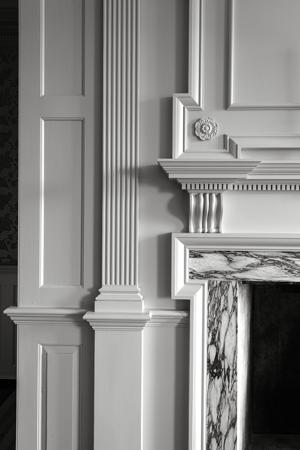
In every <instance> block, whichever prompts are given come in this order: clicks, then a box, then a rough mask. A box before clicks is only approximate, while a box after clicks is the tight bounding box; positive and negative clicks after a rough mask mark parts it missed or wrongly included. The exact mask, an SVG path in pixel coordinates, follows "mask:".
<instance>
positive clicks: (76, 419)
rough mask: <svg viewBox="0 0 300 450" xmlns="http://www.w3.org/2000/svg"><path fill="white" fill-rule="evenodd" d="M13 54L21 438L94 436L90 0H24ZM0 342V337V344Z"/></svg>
mask: <svg viewBox="0 0 300 450" xmlns="http://www.w3.org/2000/svg"><path fill="white" fill-rule="evenodd" d="M19 16H20V24H19V29H20V46H19V52H20V64H19V80H20V86H19V92H20V104H19V125H20V126H19V130H20V132H19V147H20V148H19V260H18V263H19V278H18V302H17V305H16V306H11V307H9V308H8V309H6V311H5V313H6V314H7V315H8V316H9V317H10V318H11V319H12V320H13V321H14V322H15V324H16V325H17V349H18V352H17V446H16V448H17V450H29V449H30V450H58V449H66V450H86V449H92V447H93V350H94V347H93V332H92V330H91V328H90V327H89V326H88V325H87V324H86V322H85V321H84V320H83V319H82V317H83V315H84V314H85V313H86V311H87V307H88V306H91V303H92V301H93V300H94V297H95V295H96V293H97V290H98V288H99V286H100V280H99V279H100V270H99V266H100V264H99V259H100V258H99V255H100V249H99V230H100V223H99V210H98V208H99V206H98V205H99V204H100V198H99V192H100V190H99V181H98V177H99V174H98V172H99V170H98V168H99V166H98V164H99V158H100V156H99V128H100V121H99V90H100V86H99V68H98V65H99V61H100V49H99V37H100V4H99V2H98V1H96V0H84V1H83V0H62V1H56V0H54V1H52V0H22V1H20V2H19ZM0 348H1V347H0Z"/></svg>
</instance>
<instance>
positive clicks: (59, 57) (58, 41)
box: [40, 0, 85, 96]
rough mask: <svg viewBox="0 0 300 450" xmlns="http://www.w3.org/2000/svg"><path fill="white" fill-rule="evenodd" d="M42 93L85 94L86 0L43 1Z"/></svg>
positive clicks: (41, 0)
mask: <svg viewBox="0 0 300 450" xmlns="http://www.w3.org/2000/svg"><path fill="white" fill-rule="evenodd" d="M40 2H41V4H40V8H41V95H63V96H65V95H69V96H72V95H82V94H83V93H84V87H85V86H84V75H85V67H84V59H83V58H84V43H85V24H84V5H83V3H84V2H83V0H40Z"/></svg>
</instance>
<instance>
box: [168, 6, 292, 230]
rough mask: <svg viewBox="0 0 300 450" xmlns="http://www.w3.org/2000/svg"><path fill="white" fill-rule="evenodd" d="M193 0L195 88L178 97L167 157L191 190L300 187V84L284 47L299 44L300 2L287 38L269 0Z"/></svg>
mask: <svg viewBox="0 0 300 450" xmlns="http://www.w3.org/2000/svg"><path fill="white" fill-rule="evenodd" d="M189 4H190V23H189V35H190V36H189V37H190V39H189V91H188V93H183V94H174V96H173V150H172V157H171V158H169V159H160V160H159V164H160V165H161V167H162V168H163V169H164V170H165V172H166V173H167V174H168V176H169V178H171V179H176V180H177V181H178V182H179V183H180V184H181V186H182V188H183V189H186V190H187V191H189V192H190V193H191V192H192V193H195V192H196V193H197V192H198V193H199V192H204V193H205V192H216V193H220V192H222V191H227V190H230V191H293V190H299V185H300V134H299V121H298V115H299V109H300V104H299V95H298V83H295V84H294V85H293V86H290V90H287V89H286V83H287V78H286V77H284V76H283V74H284V73H286V60H285V57H284V54H285V52H284V49H285V48H287V47H289V48H291V52H295V54H297V52H298V51H299V48H298V47H299V44H298V42H299V39H298V34H297V32H296V30H297V25H296V23H294V21H293V20H294V19H293V17H295V15H296V16H297V15H298V14H300V7H299V5H298V4H296V3H295V2H294V3H293V4H289V8H288V9H287V10H286V11H285V13H286V14H287V17H288V18H289V19H288V20H287V22H286V23H290V22H291V21H292V22H291V23H293V26H286V28H285V29H284V38H279V36H278V33H277V35H276V34H274V30H278V29H280V30H281V31H282V23H281V21H282V17H281V15H280V14H279V12H276V11H273V10H272V14H271V15H270V10H269V9H268V7H267V2H266V3H264V4H261V3H260V2H254V3H253V2H252V3H251V5H247V6H246V4H245V3H243V2H241V1H239V0H229V1H228V2H226V1H225V0H222V1H220V2H209V1H208V0H190V2H189ZM279 10H280V7H279V8H278V11H279ZM257 14H259V17H260V24H259V25H257V29H256V30H255V33H254V32H253V28H251V26H250V25H249V28H248V25H247V24H250V23H251V19H253V20H254V21H255V18H256V17H257ZM220 18H222V19H220ZM212 36H213V38H212ZM249 36H251V39H250V38H249ZM224 37H225V39H224ZM253 40H254V41H255V43H256V44H257V45H254V44H253V42H254V41H253ZM224 42H225V44H226V45H224ZM261 42H264V50H262V49H261V45H260V43H261ZM254 49H255V50H254ZM263 52H265V53H264V55H268V56H267V57H264V56H263ZM245 55H247V58H246V56H245ZM270 58H271V59H270ZM292 59H293V58H292ZM293 62H295V64H296V61H294V59H293ZM291 63H292V62H291ZM270 67H272V72H270V71H271V69H270ZM224 74H225V77H224V76H223V75H224ZM271 80H272V81H271ZM287 92H288V93H287ZM202 214H204V212H202ZM191 215H193V212H191ZM194 228H196V229H197V230H200V228H201V227H195V226H194ZM202 228H203V229H204V230H205V229H206V228H207V227H205V226H204V227H202ZM214 229H215V227H212V231H214Z"/></svg>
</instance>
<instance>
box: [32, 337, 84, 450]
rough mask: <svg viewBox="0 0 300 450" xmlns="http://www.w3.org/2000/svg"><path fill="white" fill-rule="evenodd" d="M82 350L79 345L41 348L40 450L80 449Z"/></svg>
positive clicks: (39, 397) (45, 346)
mask: <svg viewBox="0 0 300 450" xmlns="http://www.w3.org/2000/svg"><path fill="white" fill-rule="evenodd" d="M79 350H80V347H79V346H78V345H76V346H75V345H69V346H65V345H43V344H42V345H41V344H39V346H38V409H39V410H38V414H39V418H38V419H39V423H38V439H39V442H38V445H40V448H41V449H51V450H56V449H57V448H70V449H77V448H78V444H79V439H78V426H77V424H78V423H79V407H80V405H79ZM55 411H59V415H58V414H54V412H55Z"/></svg>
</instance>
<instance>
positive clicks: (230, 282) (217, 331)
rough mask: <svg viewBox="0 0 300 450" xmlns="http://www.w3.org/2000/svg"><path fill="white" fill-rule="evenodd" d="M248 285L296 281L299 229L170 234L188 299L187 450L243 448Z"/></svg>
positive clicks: (176, 278)
mask: <svg viewBox="0 0 300 450" xmlns="http://www.w3.org/2000/svg"><path fill="white" fill-rule="evenodd" d="M251 282H276V283H279V282H292V283H299V282H300V234H288V235H284V234H277V235H272V234H268V235H263V234H260V235H258V234H252V235H251V234H247V235H246V234H210V235H209V234H206V235H205V234H203V233H202V234H200V233H199V234H197V233H186V234H183V233H180V234H179V233H176V234H173V235H172V296H173V298H174V299H178V300H188V301H189V303H190V383H189V385H190V392H189V399H190V400H189V450H204V449H212V450H213V449H216V450H217V449H219V448H220V449H221V448H222V449H227V450H244V449H247V439H248V437H247V402H248V370H247V357H248V352H249V345H250V343H249V342H250V341H249V337H250V306H249V305H250V294H251V288H250V285H251Z"/></svg>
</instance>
